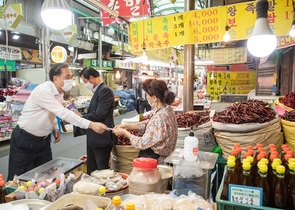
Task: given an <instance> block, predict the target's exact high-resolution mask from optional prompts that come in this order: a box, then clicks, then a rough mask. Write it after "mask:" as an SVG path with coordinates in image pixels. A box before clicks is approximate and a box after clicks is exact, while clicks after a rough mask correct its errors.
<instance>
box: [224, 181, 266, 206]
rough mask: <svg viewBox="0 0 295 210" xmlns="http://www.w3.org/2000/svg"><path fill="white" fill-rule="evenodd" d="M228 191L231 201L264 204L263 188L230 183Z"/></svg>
mask: <svg viewBox="0 0 295 210" xmlns="http://www.w3.org/2000/svg"><path fill="white" fill-rule="evenodd" d="M228 193H229V195H228V198H229V199H228V200H229V201H231V202H236V203H243V204H248V205H257V206H262V199H263V192H262V188H259V187H249V186H244V185H234V184H230V185H229V191H228Z"/></svg>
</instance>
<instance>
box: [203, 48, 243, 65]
mask: <svg viewBox="0 0 295 210" xmlns="http://www.w3.org/2000/svg"><path fill="white" fill-rule="evenodd" d="M197 53H198V55H199V56H201V57H206V58H209V59H211V60H213V61H214V65H219V64H233V63H245V62H246V61H247V48H246V47H236V48H222V49H211V50H206V51H205V50H199V51H197Z"/></svg>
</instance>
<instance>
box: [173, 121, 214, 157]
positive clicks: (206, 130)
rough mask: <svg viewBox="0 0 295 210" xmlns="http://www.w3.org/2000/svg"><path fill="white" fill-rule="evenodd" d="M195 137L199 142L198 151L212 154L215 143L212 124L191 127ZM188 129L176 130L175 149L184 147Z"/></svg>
mask: <svg viewBox="0 0 295 210" xmlns="http://www.w3.org/2000/svg"><path fill="white" fill-rule="evenodd" d="M193 130H194V134H195V137H197V138H198V140H199V150H200V151H205V152H212V151H213V149H214V148H215V147H216V145H217V143H216V141H215V137H214V133H213V129H212V122H211V121H209V122H207V123H205V124H203V125H200V126H197V127H196V126H194V127H193ZM189 132H190V128H178V137H177V142H176V148H183V147H184V139H185V137H187V136H188V135H189Z"/></svg>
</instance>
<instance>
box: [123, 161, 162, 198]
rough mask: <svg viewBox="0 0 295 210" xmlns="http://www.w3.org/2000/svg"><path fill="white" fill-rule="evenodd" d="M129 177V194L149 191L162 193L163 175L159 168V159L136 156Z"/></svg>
mask: <svg viewBox="0 0 295 210" xmlns="http://www.w3.org/2000/svg"><path fill="white" fill-rule="evenodd" d="M132 165H133V169H132V171H131V174H130V175H129V178H128V183H129V194H134V195H141V194H145V193H148V192H155V193H162V184H161V178H162V175H161V173H160V172H159V171H158V169H157V160H156V159H153V158H136V159H134V160H133V162H132Z"/></svg>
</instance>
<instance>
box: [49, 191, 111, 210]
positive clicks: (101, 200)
mask: <svg viewBox="0 0 295 210" xmlns="http://www.w3.org/2000/svg"><path fill="white" fill-rule="evenodd" d="M87 198H89V199H91V200H92V201H93V202H94V203H95V204H96V205H97V207H104V209H109V208H110V206H111V203H112V201H111V199H110V198H106V197H100V196H93V195H84V194H74V193H72V194H66V195H63V196H62V197H60V198H59V199H57V200H56V201H54V202H53V203H51V204H49V205H48V206H46V207H45V208H44V210H53V209H61V208H63V207H65V206H67V205H69V204H74V205H78V206H80V207H82V208H83V207H84V205H85V203H86V200H87Z"/></svg>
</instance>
